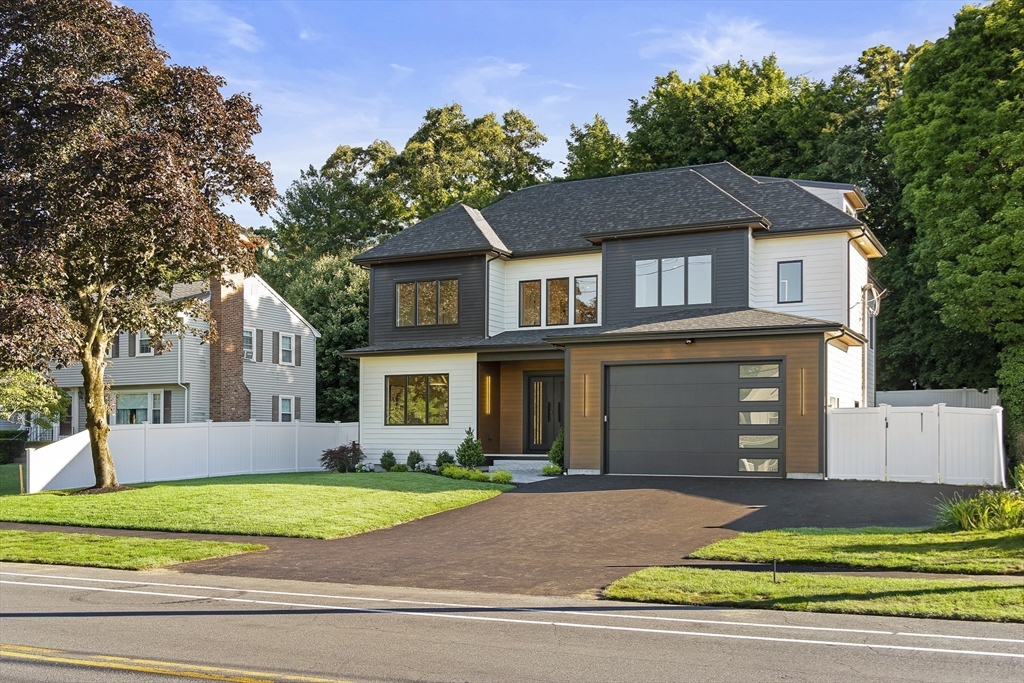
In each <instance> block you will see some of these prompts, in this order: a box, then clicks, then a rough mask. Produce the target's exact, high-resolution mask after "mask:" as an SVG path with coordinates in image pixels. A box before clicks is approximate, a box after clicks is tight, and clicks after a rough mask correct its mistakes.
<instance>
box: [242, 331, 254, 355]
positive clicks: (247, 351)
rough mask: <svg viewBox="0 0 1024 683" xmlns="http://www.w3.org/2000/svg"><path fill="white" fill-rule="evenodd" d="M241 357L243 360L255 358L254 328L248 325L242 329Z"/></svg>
mask: <svg viewBox="0 0 1024 683" xmlns="http://www.w3.org/2000/svg"><path fill="white" fill-rule="evenodd" d="M242 357H243V358H245V360H253V359H255V358H256V330H254V329H252V328H249V327H247V328H245V329H244V330H242Z"/></svg>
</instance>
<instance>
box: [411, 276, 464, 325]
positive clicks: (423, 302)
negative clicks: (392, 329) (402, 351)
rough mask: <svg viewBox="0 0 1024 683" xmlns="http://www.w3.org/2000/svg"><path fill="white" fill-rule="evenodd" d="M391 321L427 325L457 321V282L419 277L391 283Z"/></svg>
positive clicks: (456, 323) (449, 323)
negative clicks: (392, 319) (392, 297)
mask: <svg viewBox="0 0 1024 683" xmlns="http://www.w3.org/2000/svg"><path fill="white" fill-rule="evenodd" d="M395 324H396V325H397V326H398V327H431V326H434V325H458V324H459V281H458V280H455V279H450V280H423V281H420V282H399V283H398V284H396V285H395Z"/></svg>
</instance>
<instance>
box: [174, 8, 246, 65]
mask: <svg viewBox="0 0 1024 683" xmlns="http://www.w3.org/2000/svg"><path fill="white" fill-rule="evenodd" d="M175 8H176V9H177V11H178V16H179V18H181V20H182V21H184V22H186V23H188V24H192V25H194V26H196V27H199V28H200V29H201V30H204V31H206V32H207V33H210V34H212V35H214V36H217V37H218V38H220V39H221V40H223V41H224V42H226V43H227V44H228V45H231V46H233V47H237V48H239V49H241V50H245V51H246V52H256V51H257V50H259V49H260V47H262V46H263V41H262V40H260V38H259V36H257V35H256V29H255V27H253V25H252V24H249V23H247V22H245V21H243V20H242V19H239V18H238V17H236V16H233V15H231V14H228V13H227V12H226V11H225V10H223V9H222V8H221V7H220V6H218V5H216V4H214V3H212V2H207V1H206V0H200V1H198V2H178V3H176V4H175Z"/></svg>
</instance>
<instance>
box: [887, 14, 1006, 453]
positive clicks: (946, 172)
mask: <svg viewBox="0 0 1024 683" xmlns="http://www.w3.org/2000/svg"><path fill="white" fill-rule="evenodd" d="M1022 45H1024V1H1022V0H996V1H995V2H993V3H992V4H990V5H987V6H985V7H965V8H964V9H963V10H961V11H960V12H959V13H958V14H957V17H956V23H955V25H954V27H953V28H952V29H951V30H950V32H949V34H948V35H947V36H946V37H945V38H942V39H941V40H939V41H937V42H936V43H935V44H934V45H932V46H930V47H928V48H926V49H924V50H922V52H921V53H920V54H919V55H917V57H916V59H915V60H914V61H913V63H912V64H911V66H910V68H909V70H908V71H907V74H906V76H905V78H904V94H903V97H902V98H901V99H900V101H899V102H898V103H897V104H896V105H895V106H894V108H893V111H892V112H891V113H890V116H889V120H888V122H887V124H888V126H889V132H890V135H891V140H892V148H893V155H894V161H895V165H896V173H897V174H898V176H899V177H900V178H901V179H902V180H903V182H904V183H905V185H906V193H905V201H906V202H907V206H908V208H909V210H910V212H911V214H912V215H913V217H914V220H915V223H916V225H917V239H916V242H915V251H916V254H915V256H916V258H917V259H918V264H919V271H920V272H921V274H925V275H927V276H929V277H930V279H929V287H930V289H931V292H932V295H933V297H934V299H935V301H937V302H938V303H939V305H940V315H941V317H942V320H943V321H944V322H945V323H947V324H948V325H950V326H952V327H955V328H957V329H960V330H965V331H969V332H976V333H981V334H986V335H989V336H991V337H992V338H993V339H994V340H995V341H996V342H998V343H1000V344H1001V345H1002V351H1001V353H1000V370H999V381H1000V388H1001V393H1002V394H1004V395H1005V397H1006V399H1007V408H1008V411H1007V412H1008V417H1009V422H1010V425H1011V428H1012V430H1013V431H1014V433H1016V434H1024V412H1022V411H1021V410H1020V406H1021V403H1022V401H1024V399H1022V395H1024V383H1022V382H1021V377H1020V373H1019V368H1020V366H1021V365H1022V364H1024V128H1022V126H1021V121H1024V49H1022Z"/></svg>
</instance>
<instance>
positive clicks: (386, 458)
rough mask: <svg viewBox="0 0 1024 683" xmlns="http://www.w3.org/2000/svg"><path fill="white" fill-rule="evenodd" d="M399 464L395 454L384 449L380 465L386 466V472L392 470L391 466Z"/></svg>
mask: <svg viewBox="0 0 1024 683" xmlns="http://www.w3.org/2000/svg"><path fill="white" fill-rule="evenodd" d="M396 464H398V461H397V460H395V454H394V453H393V452H391V451H384V452H383V453H381V454H380V466H381V467H383V468H384V471H385V472H390V471H391V468H392V467H394V466H395V465H396Z"/></svg>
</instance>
